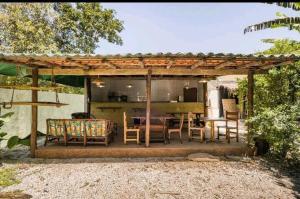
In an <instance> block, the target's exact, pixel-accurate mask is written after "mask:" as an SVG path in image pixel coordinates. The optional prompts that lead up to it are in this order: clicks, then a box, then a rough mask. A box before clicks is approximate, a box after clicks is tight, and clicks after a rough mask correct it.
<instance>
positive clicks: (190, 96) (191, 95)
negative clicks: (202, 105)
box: [183, 88, 197, 102]
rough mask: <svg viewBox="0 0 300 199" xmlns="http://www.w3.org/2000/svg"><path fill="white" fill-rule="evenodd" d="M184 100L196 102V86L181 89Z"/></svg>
mask: <svg viewBox="0 0 300 199" xmlns="http://www.w3.org/2000/svg"><path fill="white" fill-rule="evenodd" d="M183 98H184V102H197V88H184V89H183Z"/></svg>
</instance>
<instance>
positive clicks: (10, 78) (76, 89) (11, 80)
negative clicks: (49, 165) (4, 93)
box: [0, 75, 83, 94]
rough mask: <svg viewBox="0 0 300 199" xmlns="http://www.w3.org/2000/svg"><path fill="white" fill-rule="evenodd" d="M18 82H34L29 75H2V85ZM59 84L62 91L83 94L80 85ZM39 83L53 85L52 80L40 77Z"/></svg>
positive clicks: (22, 83)
mask: <svg viewBox="0 0 300 199" xmlns="http://www.w3.org/2000/svg"><path fill="white" fill-rule="evenodd" d="M14 83H16V84H17V85H28V86H30V85H31V84H32V79H31V78H28V77H21V78H20V77H19V78H18V77H14V76H4V75H0V84H1V85H7V86H10V85H14ZM56 84H57V85H58V86H62V87H63V89H61V90H59V91H58V92H62V93H69V94H83V88H80V87H72V86H66V85H62V84H58V83H56ZM39 85H40V86H51V81H47V80H42V79H39Z"/></svg>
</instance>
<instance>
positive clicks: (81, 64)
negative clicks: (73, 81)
mask: <svg viewBox="0 0 300 199" xmlns="http://www.w3.org/2000/svg"><path fill="white" fill-rule="evenodd" d="M66 61H68V62H71V63H75V65H77V66H79V67H81V68H83V69H84V70H88V69H90V68H91V66H90V65H88V64H83V63H82V61H81V60H74V59H72V58H70V57H68V58H66Z"/></svg>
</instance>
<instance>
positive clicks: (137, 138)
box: [123, 112, 140, 144]
mask: <svg viewBox="0 0 300 199" xmlns="http://www.w3.org/2000/svg"><path fill="white" fill-rule="evenodd" d="M123 116H124V117H123V118H124V144H127V141H135V142H136V143H137V144H140V129H139V128H128V126H127V119H126V112H124V113H123ZM129 132H131V133H135V135H129Z"/></svg>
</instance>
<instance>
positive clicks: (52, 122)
mask: <svg viewBox="0 0 300 199" xmlns="http://www.w3.org/2000/svg"><path fill="white" fill-rule="evenodd" d="M47 123H48V132H47V133H48V135H50V136H55V137H63V136H64V134H65V128H64V121H63V120H59V119H48V120H47Z"/></svg>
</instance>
